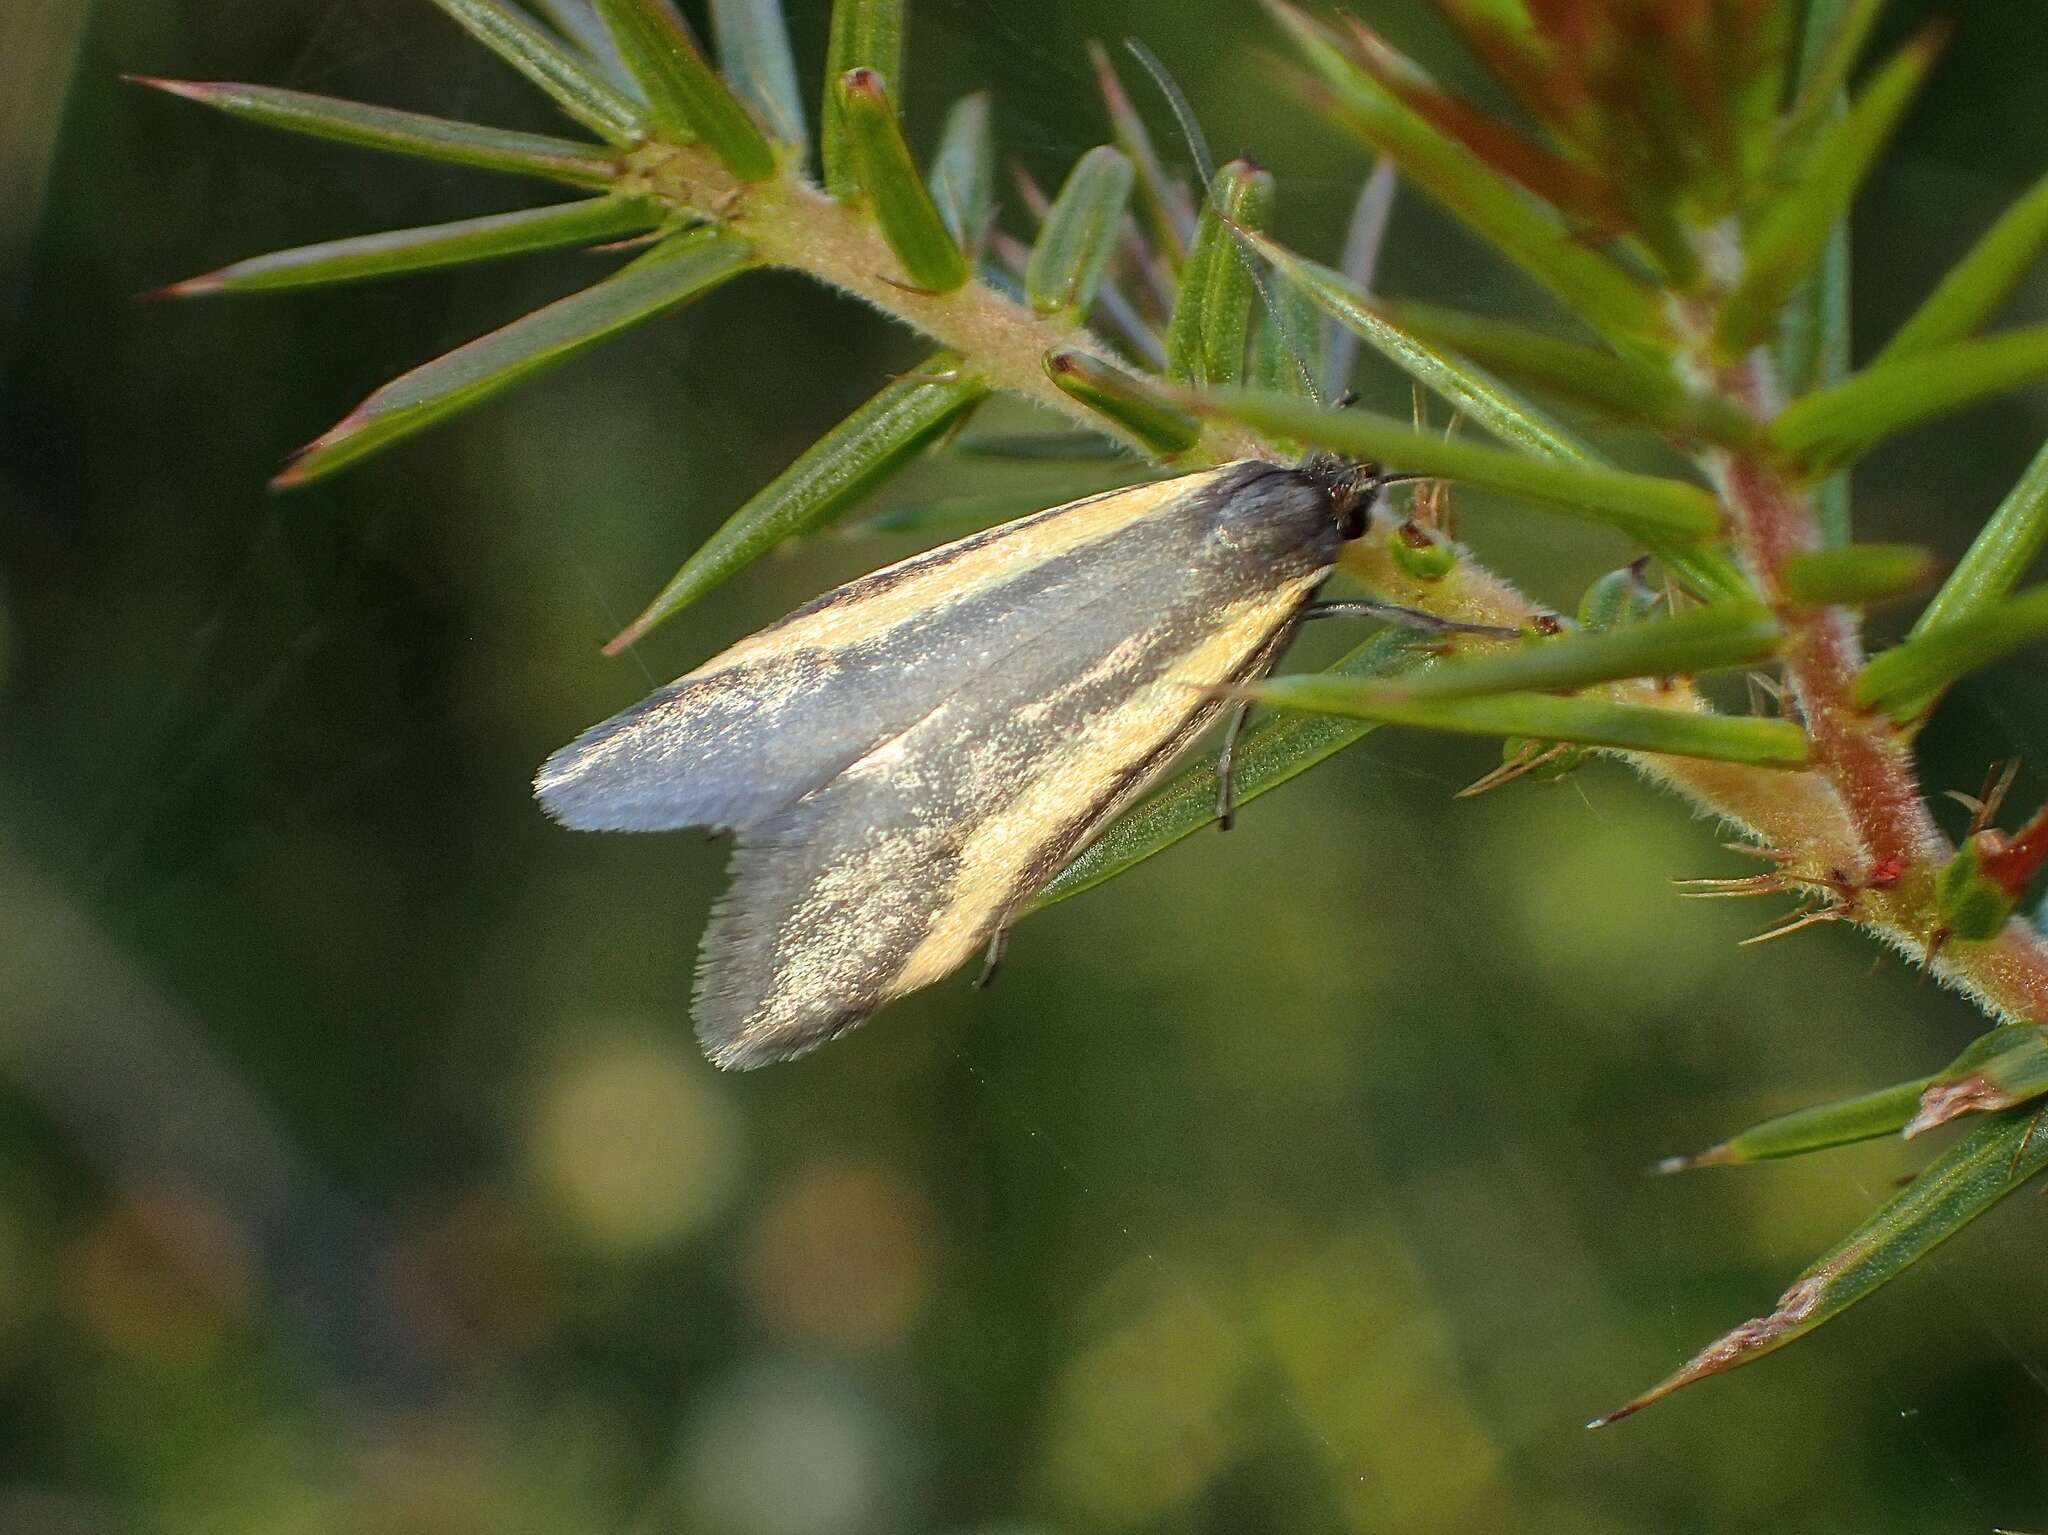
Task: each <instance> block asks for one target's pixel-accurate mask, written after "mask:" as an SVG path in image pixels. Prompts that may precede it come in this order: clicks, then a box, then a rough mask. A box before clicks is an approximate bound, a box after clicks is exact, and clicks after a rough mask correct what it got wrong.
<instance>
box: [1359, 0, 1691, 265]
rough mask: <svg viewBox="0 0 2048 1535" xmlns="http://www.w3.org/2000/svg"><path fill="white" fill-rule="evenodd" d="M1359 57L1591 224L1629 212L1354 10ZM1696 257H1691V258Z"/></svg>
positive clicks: (1451, 133) (1613, 221)
mask: <svg viewBox="0 0 2048 1535" xmlns="http://www.w3.org/2000/svg"><path fill="white" fill-rule="evenodd" d="M1343 19H1344V22H1345V24H1346V26H1347V27H1349V29H1350V31H1351V35H1352V40H1353V42H1354V43H1355V44H1356V56H1357V61H1358V62H1359V63H1360V64H1362V65H1363V66H1364V68H1365V70H1366V72H1367V73H1368V74H1370V75H1371V76H1372V77H1373V79H1374V80H1375V81H1377V82H1378V83H1379V84H1380V86H1381V87H1382V88H1383V89H1385V90H1386V91H1387V92H1388V93H1389V94H1390V95H1392V96H1394V97H1395V98H1397V99H1398V100H1399V101H1400V102H1401V103H1402V105H1404V106H1406V107H1407V108H1408V109H1409V110H1410V111H1412V112H1414V113H1415V115H1416V116H1417V117H1419V118H1420V119H1422V120H1423V121H1424V122H1426V123H1427V124H1429V126H1430V127H1432V128H1434V129H1435V130H1436V131H1437V132H1438V133H1440V134H1442V135H1443V136H1444V137H1445V138H1446V139H1448V140H1451V141H1453V142H1455V143H1457V144H1459V145H1462V146H1463V147H1464V148H1465V150H1466V151H1467V152H1469V153H1470V154H1471V155H1472V157H1473V158H1474V159H1476V160H1478V161H1479V162H1480V163H1481V164H1483V165H1485V166H1487V167H1488V168H1489V169H1490V170H1492V171H1494V172H1495V173H1496V174H1498V175H1499V176H1501V177H1502V178H1504V179H1505V180H1506V181H1508V182H1509V183H1511V184H1513V185H1518V186H1521V187H1524V188H1526V189H1527V190H1528V191H1530V192H1533V193H1534V194H1535V195H1536V196H1537V197H1539V198H1541V199H1542V200H1543V201H1544V202H1547V203H1548V204H1550V206H1551V207H1553V208H1555V209H1557V210H1558V211H1559V212H1560V213H1562V214H1564V215H1565V216H1566V217H1567V218H1569V219H1572V220H1575V221H1577V222H1578V223H1579V224H1581V225H1583V226H1584V227H1586V228H1589V229H1598V230H1613V229H1619V228H1621V227H1622V226H1623V225H1624V224H1625V223H1626V214H1625V212H1624V210H1623V208H1622V204H1621V202H1620V200H1619V199H1618V198H1617V196H1616V195H1615V189H1614V187H1613V186H1612V185H1610V184H1609V182H1608V180H1607V178H1606V177H1605V176H1604V175H1602V174H1601V173H1600V172H1599V171H1598V170H1595V169H1594V168H1593V167H1592V166H1590V165H1588V164H1587V163H1586V162H1585V161H1583V160H1579V159H1574V158H1572V157H1570V156H1567V155H1562V154H1559V153H1558V152H1557V151H1556V150H1554V149H1551V148H1549V147H1547V146H1546V145H1544V144H1541V143H1539V142H1537V141H1536V140H1534V139H1532V138H1530V137H1528V136H1527V135H1526V134H1524V133H1523V132H1522V131H1521V130H1520V129H1518V128H1516V127H1515V126H1514V125H1512V124H1511V123H1509V122H1507V121H1506V120H1505V119H1503V118H1501V117H1498V116H1496V115H1494V114H1493V113H1490V112H1486V111H1482V110H1481V109H1479V108H1477V107H1474V106H1473V105H1472V104H1471V103H1469V102H1467V101H1464V100H1462V99H1461V98H1459V97H1457V96H1455V95H1453V94H1452V93H1451V92H1449V91H1446V90H1445V89H1443V87H1441V86H1440V85H1438V84H1437V83H1436V81H1435V80H1433V79H1431V78H1430V76H1429V74H1428V72H1427V71H1426V70H1424V69H1423V68H1422V67H1421V66H1420V65H1419V64H1417V63H1416V62H1415V61H1414V60H1412V59H1410V58H1408V57H1407V56H1406V55H1405V54H1403V53H1401V52H1400V51H1399V50H1398V49H1396V48H1394V47H1393V46H1392V45H1391V44H1390V43H1388V42H1387V41H1386V39H1385V38H1383V37H1381V36H1380V35H1379V34H1378V33H1377V32H1375V31H1373V30H1372V29H1371V28H1370V27H1368V26H1366V25H1365V24H1364V23H1363V22H1361V21H1359V20H1358V19H1357V18H1356V17H1354V16H1351V15H1348V14H1347V15H1345V16H1344V18H1343ZM1689 259H1690V258H1688V260H1689Z"/></svg>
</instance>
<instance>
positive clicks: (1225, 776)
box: [1216, 703, 1252, 831]
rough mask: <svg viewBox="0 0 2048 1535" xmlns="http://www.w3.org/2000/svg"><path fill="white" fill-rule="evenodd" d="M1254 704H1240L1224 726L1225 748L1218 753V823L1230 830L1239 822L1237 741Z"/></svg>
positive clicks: (1242, 732)
mask: <svg viewBox="0 0 2048 1535" xmlns="http://www.w3.org/2000/svg"><path fill="white" fill-rule="evenodd" d="M1251 712H1252V706H1251V705H1250V704H1248V703H1243V704H1239V705H1238V706H1237V707H1236V708H1235V709H1232V710H1231V711H1230V720H1229V723H1227V724H1226V725H1224V727H1223V749H1222V751H1220V752H1218V753H1217V754H1216V824H1217V826H1219V827H1221V828H1222V829H1223V830H1224V831H1229V830H1230V828H1231V827H1232V826H1234V825H1235V824H1236V823H1237V743H1238V740H1239V738H1241V737H1242V736H1243V735H1244V725H1245V721H1246V720H1247V719H1249V718H1251Z"/></svg>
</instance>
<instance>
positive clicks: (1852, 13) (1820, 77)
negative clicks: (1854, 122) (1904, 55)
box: [1779, 0, 1884, 147]
mask: <svg viewBox="0 0 2048 1535" xmlns="http://www.w3.org/2000/svg"><path fill="white" fill-rule="evenodd" d="M1883 9H1884V0H1812V3H1811V4H1809V6H1808V7H1807V15H1806V18H1805V29H1804V35H1803V37H1802V38H1801V41H1800V58H1799V65H1800V68H1799V93H1798V95H1797V97H1796V98H1795V99H1794V101H1793V103H1792V108H1791V110H1790V111H1789V112H1788V113H1787V114H1786V115H1785V119H1784V122H1783V123H1782V124H1781V125H1780V128H1779V142H1780V143H1781V144H1783V145H1786V146H1790V147H1798V146H1804V145H1806V144H1808V143H1810V142H1811V141H1812V139H1813V136H1814V134H1815V133H1817V132H1819V131H1820V128H1821V125H1822V124H1823V123H1826V122H1827V121H1828V120H1829V119H1830V118H1831V117H1833V116H1834V115H1835V114H1836V113H1837V112H1838V111H1839V104H1840V102H1841V99H1842V93H1843V91H1844V89H1845V88H1846V87H1847V86H1848V84H1849V73H1850V71H1851V70H1853V69H1854V68H1855V67H1856V60H1857V59H1858V58H1859V57H1860V56H1861V55H1862V52H1863V45H1864V43H1865V42H1866V41H1868V40H1869V37H1870V29H1871V27H1872V26H1874V25H1875V24H1876V22H1877V17H1878V13H1879V12H1880V11H1882V10H1883Z"/></svg>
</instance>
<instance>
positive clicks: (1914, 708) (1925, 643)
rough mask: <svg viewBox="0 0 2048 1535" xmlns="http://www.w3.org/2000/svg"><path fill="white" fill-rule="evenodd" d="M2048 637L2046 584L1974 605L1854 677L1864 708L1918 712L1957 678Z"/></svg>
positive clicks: (1899, 713)
mask: <svg viewBox="0 0 2048 1535" xmlns="http://www.w3.org/2000/svg"><path fill="white" fill-rule="evenodd" d="M2044 636H2048V586H2036V587H2030V588H2029V589H2028V590H2026V591H2024V592H2022V593H2020V595H2019V596H2017V597H2007V598H2004V599H2003V600H2001V601H1998V602H1995V603H1990V604H1987V605H1984V606H1981V607H1979V608H1978V609H1977V610H1976V611H1975V612H1974V613H1972V614H1971V615H1970V616H1969V617H1967V618H1958V619H1956V620H1954V621H1952V622H1950V623H1945V624H1942V625H1941V626H1940V627H1939V628H1929V629H1925V630H1921V631H1919V632H1917V633H1915V634H1914V635H1913V637H1912V638H1911V639H1909V640H1907V641H1906V642H1905V643H1904V644H1903V645H1898V646H1895V647H1893V648H1892V649H1890V650H1887V651H1885V652H1884V653H1883V654H1882V655H1879V656H1877V657H1875V658H1874V659H1873V660H1872V661H1871V662H1870V664H1869V665H1868V666H1866V667H1864V669H1863V672H1862V674H1861V675H1860V676H1859V677H1857V679H1856V686H1855V689H1854V696H1855V699H1856V702H1857V704H1858V705H1859V706H1860V707H1862V708H1865V709H1882V710H1884V711H1886V712H1887V713H1889V714H1892V715H1893V716H1895V717H1903V716H1905V715H1909V714H1917V713H1918V712H1920V710H1921V709H1922V708H1923V707H1924V706H1925V705H1926V704H1927V702H1928V701H1930V700H1932V699H1933V698H1935V697H1937V696H1938V695H1939V694H1940V693H1942V692H1943V691H1944V690H1945V689H1946V688H1948V687H1949V685H1950V684H1951V683H1954V682H1955V681H1956V680H1957V679H1958V678H1961V677H1964V676H1967V675H1968V674H1969V673H1971V672H1973V671H1976V670H1978V669H1979V668H1980V667H1985V666H1989V665H1990V664H1991V663H1992V662H1993V661H1996V660H1999V659H2000V658H2002V657H2004V656H2008V655H2010V654H2012V652H2013V651H2015V650H2018V649H2020V648H2021V647H2022V646H2025V645H2030V644H2032V643H2033V642H2034V641H2036V640H2038V639H2041V638H2043V637H2044Z"/></svg>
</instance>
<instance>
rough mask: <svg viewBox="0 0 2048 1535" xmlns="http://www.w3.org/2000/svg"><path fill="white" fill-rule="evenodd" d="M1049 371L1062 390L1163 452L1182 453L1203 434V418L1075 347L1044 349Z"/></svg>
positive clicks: (1133, 375) (1154, 448) (1167, 454)
mask: <svg viewBox="0 0 2048 1535" xmlns="http://www.w3.org/2000/svg"><path fill="white" fill-rule="evenodd" d="M1045 371H1046V374H1047V376H1048V377H1050V378H1051V379H1052V381H1053V383H1054V384H1056V385H1057V386H1058V387H1059V388H1060V390H1061V391H1062V392H1063V393H1065V394H1068V395H1071V396H1073V398H1075V399H1077V400H1079V401H1080V402H1081V403H1082V404H1083V405H1086V406H1087V407H1089V409H1091V410H1094V411H1096V412H1098V413H1100V414H1101V415H1102V416H1104V417H1106V418H1107V419H1108V420H1111V421H1114V422H1115V423H1116V424H1117V425H1118V426H1120V427H1122V428H1123V429H1124V430H1125V431H1126V432H1128V433H1129V434H1130V435H1131V436H1133V437H1135V438H1137V439H1138V441H1139V442H1141V443H1143V444H1144V445H1145V447H1146V449H1147V450H1148V451H1150V452H1153V453H1156V454H1158V455H1160V456H1161V457H1163V458H1170V457H1171V456H1172V455H1174V454H1176V453H1184V452H1186V451H1187V450H1188V449H1189V448H1192V447H1193V446H1194V445H1195V443H1196V442H1198V441H1199V440H1200V439H1201V435H1202V427H1201V423H1200V422H1198V421H1197V420H1195V418H1194V417H1193V416H1191V415H1189V414H1188V413H1187V412H1186V411H1184V410H1182V409H1181V408H1180V407H1179V406H1178V405H1175V404H1174V403H1173V402H1172V401H1171V400H1169V399H1167V398H1166V397H1165V396H1164V395H1162V394H1161V393H1160V392H1159V391H1158V390H1156V389H1154V388H1153V387H1152V386H1151V385H1150V384H1147V383H1146V382H1145V381H1144V380H1143V379H1141V378H1139V377H1138V376H1137V375H1136V374H1133V373H1126V372H1124V371H1123V369H1121V368H1114V367H1111V366H1110V365H1109V364H1108V363H1106V362H1103V361H1102V360H1101V359H1100V358H1096V357H1090V356H1089V355H1088V354H1087V353H1086V352H1083V351H1078V350H1076V349H1075V348H1073V347H1067V346H1063V347H1056V348H1054V349H1053V350H1052V351H1050V352H1048V353H1046V355H1045Z"/></svg>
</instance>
